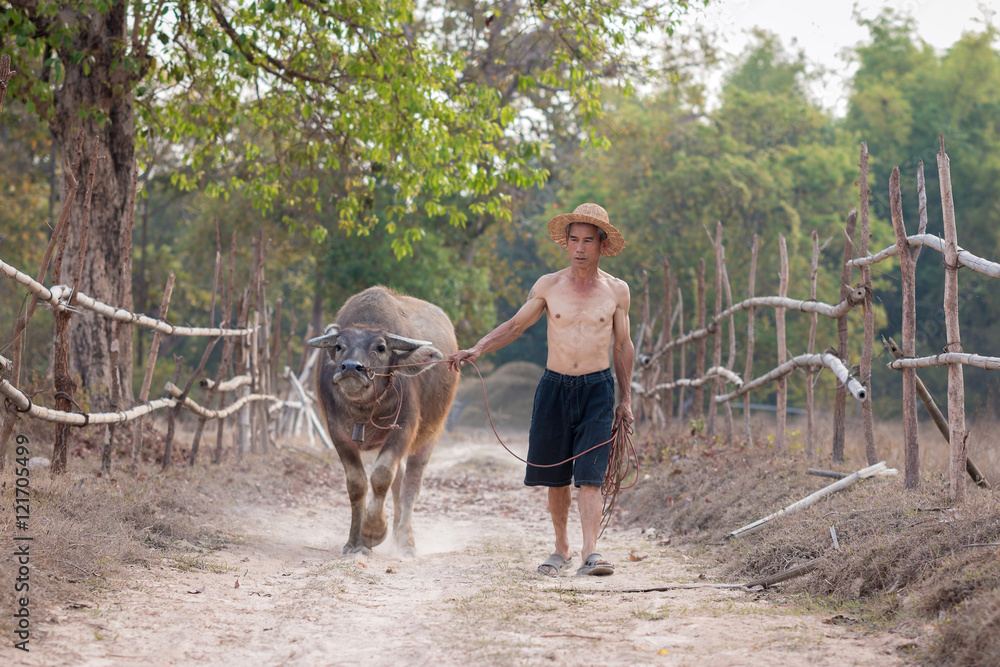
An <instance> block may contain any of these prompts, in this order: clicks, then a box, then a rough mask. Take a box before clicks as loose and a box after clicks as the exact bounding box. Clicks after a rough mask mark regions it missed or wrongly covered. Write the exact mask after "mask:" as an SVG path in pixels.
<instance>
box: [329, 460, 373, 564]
mask: <svg viewBox="0 0 1000 667" xmlns="http://www.w3.org/2000/svg"><path fill="white" fill-rule="evenodd" d="M334 444H335V445H336V447H337V453H338V454H340V462H341V463H342V464H343V465H344V474H345V476H346V477H347V497H348V498H350V500H351V529H350V531H349V532H348V534H347V544H345V545H344V551H343V553H345V554H352V553H359V552H361V553H365V552H367V551H368V549H369V547H368V546H367V545H366V544H365V542H364V541H363V540H362V538H361V527H362V524H363V519H364V512H365V495H366V494H367V493H368V477H367V476H366V475H365V467H364V465H363V464H362V463H361V456H360V454H359V453H358V449H357V447H354V446H353V445H350V444H342V443H341V442H340V441H339V440H334Z"/></svg>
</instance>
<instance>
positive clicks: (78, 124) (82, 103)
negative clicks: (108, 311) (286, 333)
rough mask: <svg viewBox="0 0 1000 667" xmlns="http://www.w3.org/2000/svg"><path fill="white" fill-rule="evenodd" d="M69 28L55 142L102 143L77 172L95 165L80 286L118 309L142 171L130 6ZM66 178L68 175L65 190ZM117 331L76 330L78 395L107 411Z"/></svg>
mask: <svg viewBox="0 0 1000 667" xmlns="http://www.w3.org/2000/svg"><path fill="white" fill-rule="evenodd" d="M71 23H73V24H75V25H78V26H79V28H80V30H79V32H78V33H76V34H74V35H73V40H72V41H71V42H70V43H69V44H67V45H66V46H65V47H64V49H65V50H66V51H67V54H66V55H67V57H65V58H63V59H62V62H63V64H64V66H65V68H66V75H65V80H64V82H63V85H62V88H61V90H60V91H59V94H58V95H56V97H55V105H54V109H53V112H54V114H53V115H54V120H53V122H52V134H53V136H54V137H55V139H56V142H57V143H58V144H59V147H60V149H61V151H62V152H63V153H65V152H66V151H68V150H71V148H72V146H73V141H74V139H75V138H76V136H77V134H78V133H79V132H83V134H84V136H85V137H88V138H89V137H94V136H97V137H100V142H99V143H98V145H99V147H100V148H99V150H98V151H96V153H94V152H89V151H84V152H83V157H82V162H81V164H80V168H79V172H78V173H81V174H87V173H89V172H90V168H91V162H93V161H95V160H96V161H97V171H96V180H95V183H94V195H93V204H92V209H91V216H92V217H91V222H90V224H91V228H90V233H89V235H88V240H87V243H88V245H89V248H88V249H87V253H86V266H85V267H84V268H85V270H84V271H83V273H82V280H81V284H80V285H78V286H76V287H77V288H78V289H79V291H81V292H84V293H86V294H88V295H90V296H92V297H94V298H95V299H98V300H99V301H103V302H104V303H115V301H116V299H117V294H118V283H119V269H120V267H121V263H122V253H123V248H124V246H125V245H126V244H125V239H124V235H125V234H126V230H127V229H128V211H127V210H126V209H127V207H128V202H129V196H128V193H129V189H130V188H131V187H132V181H133V172H134V170H135V168H136V166H135V111H134V107H133V96H132V92H131V91H132V85H133V84H132V79H131V76H132V75H130V74H129V73H128V72H127V71H126V70H125V69H124V67H122V65H121V56H122V51H123V49H124V44H125V43H126V4H125V3H120V2H118V3H113V4H112V6H111V7H110V8H109V9H108V11H107V13H105V14H99V13H97V12H94V13H93V14H92V15H90V16H87V15H84V14H82V13H81V14H78V16H77V17H76V20H75V21H71ZM69 51H79V52H85V53H87V54H88V57H87V58H84V59H83V60H82V61H81V62H80V63H79V64H73V59H72V58H70V57H68V56H69ZM85 68H86V70H85ZM89 143H90V142H89V141H88V145H89ZM65 178H66V176H65V175H63V183H64V186H65ZM81 216H82V211H81V210H80V209H79V208H75V209H74V210H73V212H72V218H71V221H70V229H69V239H68V247H67V260H68V263H67V266H66V269H67V270H66V271H65V272H64V273H63V275H62V276H55V279H56V281H57V282H62V281H68V280H71V278H70V276H73V275H74V274H75V273H76V269H77V267H76V266H75V262H76V261H77V259H76V258H77V257H79V256H80V252H79V245H80V240H81V234H80V231H81V229H82V227H83V224H82V220H81ZM129 282H130V283H131V281H129ZM123 305H124V307H125V308H127V309H131V308H132V288H131V284H128V285H126V286H125V298H124V300H123ZM112 330H113V323H112V321H111V320H110V319H107V318H103V317H94V316H92V315H84V316H81V317H75V318H73V319H72V320H71V322H70V344H71V345H72V351H71V354H70V358H71V359H72V362H73V368H72V369H71V373H72V374H73V375H75V376H78V377H79V378H80V380H81V387H80V388H81V389H82V390H83V391H84V392H87V393H88V394H89V398H90V399H91V401H93V399H94V398H95V397H97V396H100V397H102V400H101V403H104V402H106V400H107V396H108V392H109V387H110V386H111V372H110V367H109V363H110V357H111V349H110V348H111V340H112ZM130 333H131V332H130V331H129V333H128V334H126V335H125V336H123V340H122V341H121V351H120V355H119V370H120V372H121V379H122V391H123V392H124V394H125V395H126V396H128V397H131V396H132V340H131V335H130Z"/></svg>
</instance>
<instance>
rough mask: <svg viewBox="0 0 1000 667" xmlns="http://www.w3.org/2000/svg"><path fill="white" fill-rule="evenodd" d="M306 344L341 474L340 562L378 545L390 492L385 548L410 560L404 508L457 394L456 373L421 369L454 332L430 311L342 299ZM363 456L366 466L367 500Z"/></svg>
mask: <svg viewBox="0 0 1000 667" xmlns="http://www.w3.org/2000/svg"><path fill="white" fill-rule="evenodd" d="M309 344H310V345H313V346H315V347H321V348H326V349H327V351H328V354H327V355H324V357H323V363H322V365H321V366H320V367H319V369H318V371H317V373H316V388H317V395H318V396H319V397H320V399H321V400H322V402H323V408H324V411H325V413H326V415H325V416H326V424H327V429H328V430H329V432H330V437H331V438H332V439H333V443H334V445H335V446H336V448H337V453H338V454H340V460H341V462H342V463H343V464H344V471H345V472H346V473H347V494H348V496H349V497H350V499H351V530H350V533H349V535H348V538H347V544H346V545H344V553H345V554H347V553H358V552H361V553H368V552H369V551H370V550H371V549H372V548H373V547H375V546H377V545H379V544H381V543H382V541H383V540H385V536H386V532H387V531H388V523H387V522H386V517H385V496H386V492H387V491H388V490H389V489H390V487H391V488H392V499H393V510H394V514H393V540H394V542H395V545H396V547H397V548H398V549H399V550H400V551H401V552H402V553H403V555H406V556H412V555H413V554H414V541H413V525H412V522H411V520H412V515H413V504H414V502H415V501H416V499H417V494H419V493H420V484H421V481H422V479H423V475H424V468H425V467H426V466H427V461H428V459H430V456H431V452H432V451H433V450H434V445H435V443H436V442H437V439H438V436H440V435H441V431H442V430H443V428H444V423H445V418H446V417H447V416H448V410H449V409H450V407H451V403H452V400H453V399H454V397H455V390H456V389H457V387H458V374H457V373H454V372H452V371H451V370H449V369H448V367H447V366H446V365H445V364H436V363H428V362H435V361H440V360H441V359H443V358H444V357H446V356H448V355H450V354H452V353H453V352H455V351H456V350H457V349H458V345H457V343H456V341H455V328H454V327H453V326H452V324H451V321H450V320H449V319H448V316H447V315H445V314H444V311H442V310H441V309H440V308H438V307H437V306H435V305H433V304H431V303H428V302H426V301H422V300H420V299H416V298H413V297H409V296H403V295H400V294H396V293H395V292H393V291H391V290H389V289H386V288H384V287H371V288H369V289H366V290H365V291H363V292H360V293H358V294H355V295H354V296H352V297H351V298H350V299H348V300H347V302H346V303H345V304H344V305H343V306H342V307H341V309H340V311H339V312H338V313H337V317H336V320H335V322H334V323H333V324H330V325H328V326H327V327H326V330H325V331H324V333H323V335H322V336H319V337H317V338H313V339H312V340H310V341H309ZM365 452H371V455H370V456H368V457H366V458H369V459H370V458H371V456H374V458H375V461H374V464H369V468H370V470H369V472H370V473H371V476H370V481H371V491H372V493H371V495H370V496H368V483H369V477H368V476H367V475H366V472H365V468H364V465H363V463H362V454H363V453H365ZM366 496H368V499H367V506H366V503H365V500H366Z"/></svg>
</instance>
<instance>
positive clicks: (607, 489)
mask: <svg viewBox="0 0 1000 667" xmlns="http://www.w3.org/2000/svg"><path fill="white" fill-rule="evenodd" d="M447 361H448V360H447V359H440V360H438V361H425V362H420V363H415V364H396V365H394V366H378V368H407V367H415V366H429V365H432V364H443V363H447ZM468 363H470V364H472V367H473V368H474V369H476V374H477V375H479V384H480V385H481V386H482V389H483V402H484V403H485V405H486V417H487V419H489V422H490V428H491V429H492V430H493V435H494V436H496V439H497V442H499V443H500V445H501V446H502V447H503V448H504V449H506V450H507V453H508V454H510V455H511V456H513V457H514V458H515V459H517V460H518V461H520V462H521V463H524V464H526V465H529V466H531V467H533V468H555V467H557V466H561V465H564V464H566V463H569V462H570V461H572V460H574V459H578V458H580V457H581V456H583V455H584V454H588V453H590V452H592V451H594V450H595V449H598V448H600V447H603V446H604V445H607V444H610V445H611V451H610V452H609V453H608V469H607V471H606V472H605V473H604V482H603V483H602V485H601V495H602V496H603V497H604V509H603V511H602V513H601V530H600V532H599V533H598V535H597V537H598V538H600V537H601V535H603V534H604V529H605V528H607V527H608V523H609V522H610V520H611V513H612V511H613V510H614V508H615V504H616V501H617V499H618V492H619V491H620V490H622V489H631V488H632V487H633V486H635V485H636V483H637V482H638V481H639V456H638V454H637V453H636V451H635V447H634V446H633V445H632V433H633V431H632V425H631V424H627V423H625V421H624V420H619V421H618V422H617V423H616V424H615V425H614V427H613V428H612V429H611V438H610V439H609V440H605V441H604V442H602V443H600V444H597V445H594V446H593V447H591V448H590V449H587V450H584V451H582V452H580V453H579V454H577V455H576V456H571V457H569V458H568V459H566V460H564V461H560V462H559V463H551V464H540V463H531V462H530V461H528V460H526V459H523V458H521V457H520V456H518V455H517V454H515V453H514V452H513V451H511V449H510V447H508V446H507V443H505V442H504V441H503V439H502V438H501V437H500V434H499V433H497V428H496V425H495V424H494V423H493V414H492V413H491V412H490V401H489V398H488V397H487V396H486V381H485V380H484V379H483V374H482V372H481V371H480V370H479V366H476V363H475V362H474V361H470V362H468ZM370 368H374V367H370ZM372 372H374V371H372ZM375 375H381V374H379V373H375ZM388 375H389V377H390V378H391V377H392V372H391V371H390V372H389V373H388ZM390 381H391V379H390ZM396 393H397V394H398V393H399V390H398V389H397V390H396ZM383 395H384V393H383ZM399 403H400V407H401V406H402V398H400V401H399ZM372 414H373V415H374V409H373V413H372ZM396 419H397V420H398V419H399V408H397V411H396ZM372 423H373V424H374V422H372ZM376 426H377V424H376ZM394 426H395V427H396V428H398V426H396V424H395V423H393V425H392V426H388V427H379V428H392V427H394ZM633 461H634V462H635V464H634V466H635V467H634V469H635V477H634V478H633V480H632V482H631V483H630V484H628V485H627V486H622V482H624V481H625V480H626V479H627V478H628V476H629V473H630V472H631V471H632V470H633Z"/></svg>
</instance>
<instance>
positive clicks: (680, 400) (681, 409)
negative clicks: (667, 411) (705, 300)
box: [677, 287, 687, 426]
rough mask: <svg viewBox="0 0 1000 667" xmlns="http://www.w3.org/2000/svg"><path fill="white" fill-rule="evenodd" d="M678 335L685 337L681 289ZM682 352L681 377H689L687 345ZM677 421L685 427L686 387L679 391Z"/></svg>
mask: <svg viewBox="0 0 1000 667" xmlns="http://www.w3.org/2000/svg"><path fill="white" fill-rule="evenodd" d="M677 322H678V327H677V333H678V334H679V335H681V336H683V335H684V292H682V291H681V288H680V287H678V288H677ZM680 347H681V349H680V352H679V353H678V354H679V355H680V358H681V374H680V377H682V378H684V377H687V370H686V366H687V355H686V354H685V351H686V350H687V345H686V344H685V345H681V346H680ZM677 420H678V421H679V422H680V423H681V425H682V426H683V424H684V387H680V388H679V389H678V390H677Z"/></svg>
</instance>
